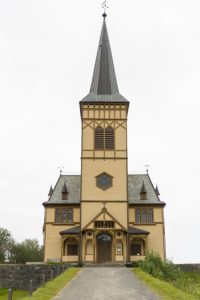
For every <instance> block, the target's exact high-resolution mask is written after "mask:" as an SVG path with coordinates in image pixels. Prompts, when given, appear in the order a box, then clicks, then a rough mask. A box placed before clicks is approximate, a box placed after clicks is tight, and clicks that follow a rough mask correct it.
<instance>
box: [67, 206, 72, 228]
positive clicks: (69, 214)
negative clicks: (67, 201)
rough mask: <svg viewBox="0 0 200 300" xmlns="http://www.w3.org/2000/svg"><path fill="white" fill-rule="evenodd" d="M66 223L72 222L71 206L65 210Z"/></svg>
mask: <svg viewBox="0 0 200 300" xmlns="http://www.w3.org/2000/svg"><path fill="white" fill-rule="evenodd" d="M67 223H69V224H71V223H73V210H72V208H68V210H67Z"/></svg>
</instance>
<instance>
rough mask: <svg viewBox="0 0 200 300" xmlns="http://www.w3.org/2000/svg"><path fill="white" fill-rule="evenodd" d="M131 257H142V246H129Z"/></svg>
mask: <svg viewBox="0 0 200 300" xmlns="http://www.w3.org/2000/svg"><path fill="white" fill-rule="evenodd" d="M131 255H142V245H141V244H131Z"/></svg>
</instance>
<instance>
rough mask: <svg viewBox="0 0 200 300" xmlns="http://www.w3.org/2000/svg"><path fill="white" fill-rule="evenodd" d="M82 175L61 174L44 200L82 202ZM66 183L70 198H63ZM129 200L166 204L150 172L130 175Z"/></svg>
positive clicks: (48, 203)
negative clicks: (143, 194) (144, 198)
mask: <svg viewBox="0 0 200 300" xmlns="http://www.w3.org/2000/svg"><path fill="white" fill-rule="evenodd" d="M80 181H81V176H80V175H61V176H60V177H59V179H58V181H57V183H56V186H55V188H54V189H53V193H52V195H51V196H50V198H49V200H48V201H46V202H44V203H43V204H44V205H45V206H46V205H51V204H52V205H54V204H56V205H57V204H65V205H66V204H80ZM65 184H66V186H67V190H68V199H67V200H62V190H63V186H64V185H65ZM143 184H144V185H145V190H146V192H147V193H146V200H141V197H140V193H141V187H142V185H143ZM128 201H129V204H133V205H134V204H135V205H142V204H144V205H165V203H164V202H162V201H160V199H159V197H158V195H157V194H156V191H155V188H154V186H153V184H152V182H151V179H150V177H149V175H148V174H134V175H128Z"/></svg>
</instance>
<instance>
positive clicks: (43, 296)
mask: <svg viewBox="0 0 200 300" xmlns="http://www.w3.org/2000/svg"><path fill="white" fill-rule="evenodd" d="M78 272H79V269H77V268H71V269H68V270H67V271H65V272H64V273H63V274H61V275H60V276H58V277H56V278H55V279H54V280H52V281H48V282H47V283H45V285H44V286H43V287H40V288H39V289H37V290H36V291H35V292H34V293H33V295H32V298H30V297H26V298H23V300H30V299H31V300H50V299H51V298H53V297H54V296H56V295H57V294H58V293H59V291H60V290H61V289H62V288H64V286H65V285H66V284H67V283H68V282H69V281H71V280H72V278H73V277H74V276H75V275H76V274H77V273H78ZM0 300H1V299H0Z"/></svg>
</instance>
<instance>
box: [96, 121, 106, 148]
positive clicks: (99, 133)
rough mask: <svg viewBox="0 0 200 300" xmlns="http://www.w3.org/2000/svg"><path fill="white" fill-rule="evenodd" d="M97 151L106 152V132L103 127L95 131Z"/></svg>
mask: <svg viewBox="0 0 200 300" xmlns="http://www.w3.org/2000/svg"><path fill="white" fill-rule="evenodd" d="M95 150H104V130H103V128H102V127H101V126H98V127H97V128H96V129H95Z"/></svg>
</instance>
